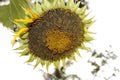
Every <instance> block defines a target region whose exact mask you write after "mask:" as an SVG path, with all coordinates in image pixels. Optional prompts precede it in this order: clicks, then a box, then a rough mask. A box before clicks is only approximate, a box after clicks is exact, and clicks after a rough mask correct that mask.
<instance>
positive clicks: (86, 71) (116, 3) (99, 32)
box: [0, 0, 120, 80]
mask: <svg viewBox="0 0 120 80" xmlns="http://www.w3.org/2000/svg"><path fill="white" fill-rule="evenodd" d="M89 7H90V10H91V11H92V13H91V14H92V15H94V16H95V20H96V22H95V24H94V25H93V26H92V27H91V28H90V30H91V31H94V32H96V34H95V35H93V36H94V37H95V39H96V40H94V41H93V42H91V43H90V44H89V45H90V46H91V47H92V48H93V49H97V50H98V51H103V50H105V49H106V48H107V49H108V46H109V45H112V50H113V51H114V52H115V53H116V55H117V56H118V58H117V60H116V61H114V62H110V65H109V67H106V68H105V69H106V70H107V72H106V74H105V75H106V76H107V75H108V74H109V72H110V71H111V69H110V67H111V66H113V65H114V66H118V67H120V62H119V60H120V59H119V58H120V53H119V52H120V47H119V44H120V36H119V34H120V0H89ZM12 38H13V34H12V31H10V30H9V29H7V28H5V27H3V26H2V24H0V80H42V79H43V78H42V73H41V72H40V71H39V70H38V69H35V70H33V66H30V65H27V64H24V62H25V61H26V60H27V58H28V57H19V55H18V54H16V53H14V51H13V50H12V49H13V48H12V46H11V40H12ZM81 55H82V58H81V59H79V60H78V63H75V64H74V65H73V66H72V67H71V68H70V69H68V71H67V72H68V73H70V72H71V73H75V74H76V73H77V74H78V75H79V76H80V77H82V79H83V80H93V77H92V75H91V74H90V66H89V65H88V64H86V60H87V59H88V58H89V57H90V56H89V54H88V53H84V51H83V53H81ZM40 68H41V67H40ZM40 68H39V69H40ZM49 71H51V70H49ZM118 75H119V74H118ZM95 80H101V78H100V77H99V78H96V79H95ZM111 80H120V75H119V77H118V76H117V77H115V78H113V79H111Z"/></svg>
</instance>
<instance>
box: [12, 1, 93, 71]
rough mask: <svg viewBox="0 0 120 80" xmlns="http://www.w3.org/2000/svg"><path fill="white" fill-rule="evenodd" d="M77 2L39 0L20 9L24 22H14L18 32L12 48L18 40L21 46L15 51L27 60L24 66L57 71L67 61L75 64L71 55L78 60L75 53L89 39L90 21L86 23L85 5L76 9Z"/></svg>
mask: <svg viewBox="0 0 120 80" xmlns="http://www.w3.org/2000/svg"><path fill="white" fill-rule="evenodd" d="M79 4H80V2H77V3H74V0H68V2H67V3H66V4H65V2H64V0H53V1H48V0H43V2H42V3H41V4H39V3H38V2H36V3H35V4H33V5H32V7H31V8H30V9H24V10H25V13H26V16H25V19H15V20H14V23H15V24H17V26H18V29H19V31H18V32H16V34H15V36H14V39H13V40H12V45H14V44H15V42H16V39H17V38H18V37H20V39H21V40H20V43H21V45H20V46H19V47H18V48H16V50H18V51H19V53H20V54H21V56H30V58H29V60H28V61H27V62H33V61H34V60H36V64H35V66H34V67H37V66H38V65H39V64H41V65H42V66H43V65H46V68H47V69H48V67H49V65H50V64H51V63H53V64H54V65H55V66H56V67H57V68H60V63H62V65H63V66H64V65H65V62H66V60H67V59H70V60H75V54H77V55H78V56H80V53H79V51H78V49H84V50H87V47H86V46H85V45H84V43H86V42H90V41H91V40H93V38H92V37H91V36H90V35H89V34H90V33H92V32H90V31H88V28H89V26H91V24H93V22H94V21H93V18H90V19H87V18H86V17H87V16H88V15H89V13H86V8H87V5H85V6H84V7H82V8H79Z"/></svg>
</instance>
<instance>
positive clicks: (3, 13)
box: [0, 0, 30, 29]
mask: <svg viewBox="0 0 120 80" xmlns="http://www.w3.org/2000/svg"><path fill="white" fill-rule="evenodd" d="M29 4H30V0H10V4H8V5H3V6H0V22H2V23H3V25H4V26H5V27H8V28H10V29H13V28H14V23H13V20H14V19H16V18H17V19H19V18H24V17H25V12H24V10H23V7H24V8H29V6H30V5H29Z"/></svg>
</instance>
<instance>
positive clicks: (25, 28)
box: [12, 27, 29, 46]
mask: <svg viewBox="0 0 120 80" xmlns="http://www.w3.org/2000/svg"><path fill="white" fill-rule="evenodd" d="M28 30H29V28H28V27H24V28H22V29H20V30H19V31H18V32H17V33H16V35H15V36H14V39H13V40H12V46H14V44H15V41H16V39H17V38H18V37H19V36H20V35H21V34H22V33H23V32H26V31H28Z"/></svg>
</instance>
